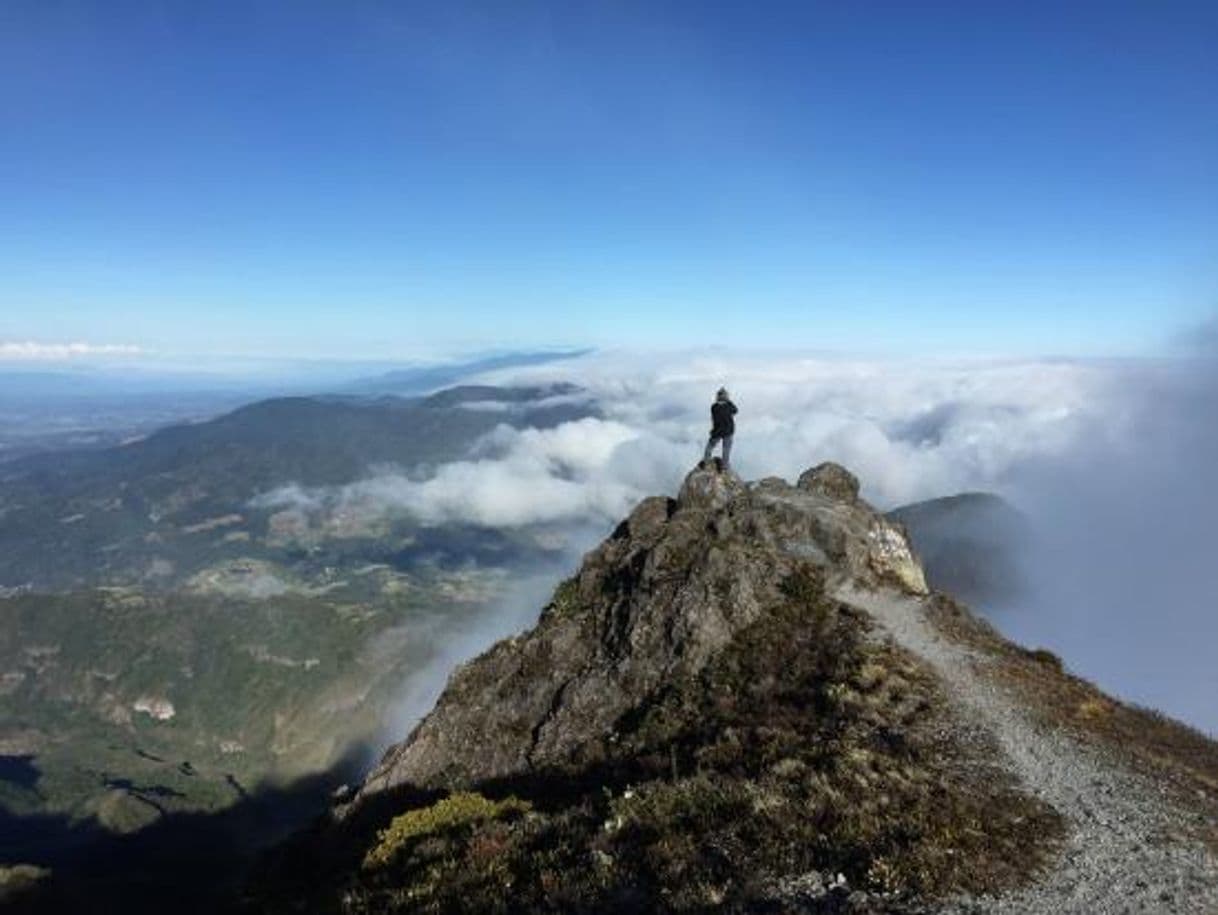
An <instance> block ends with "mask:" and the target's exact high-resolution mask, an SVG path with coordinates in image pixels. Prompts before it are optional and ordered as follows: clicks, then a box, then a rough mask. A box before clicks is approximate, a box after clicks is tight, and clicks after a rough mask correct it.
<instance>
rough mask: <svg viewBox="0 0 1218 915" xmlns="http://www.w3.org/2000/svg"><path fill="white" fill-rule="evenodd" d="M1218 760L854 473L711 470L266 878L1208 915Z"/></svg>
mask: <svg viewBox="0 0 1218 915" xmlns="http://www.w3.org/2000/svg"><path fill="white" fill-rule="evenodd" d="M1215 772H1218V747H1216V746H1215V745H1214V744H1213V743H1212V742H1210V741H1207V740H1206V739H1205V738H1204V737H1202V736H1201V735H1198V734H1196V733H1195V732H1191V731H1189V730H1188V729H1186V728H1183V727H1181V726H1179V725H1176V724H1175V723H1173V722H1170V721H1168V720H1166V719H1164V718H1162V717H1161V716H1155V715H1152V714H1149V713H1146V712H1144V711H1142V710H1139V709H1135V708H1132V707H1129V706H1125V705H1123V704H1121V703H1119V702H1118V701H1116V700H1113V699H1111V698H1110V697H1107V696H1105V695H1104V694H1102V693H1100V692H1099V691H1098V690H1096V689H1095V688H1094V687H1092V686H1091V685H1090V684H1087V683H1085V682H1084V681H1081V680H1078V679H1077V678H1075V677H1072V676H1070V675H1069V674H1068V673H1066V672H1065V670H1064V668H1063V666H1062V664H1061V662H1060V661H1059V660H1058V659H1057V658H1055V657H1054V656H1053V655H1051V654H1050V653H1048V652H1045V651H1027V650H1025V649H1022V648H1020V647H1018V646H1015V645H1012V644H1011V643H1009V642H1007V641H1005V640H1004V639H1002V638H1001V637H1000V636H999V635H998V634H997V633H996V632H995V631H994V630H992V629H991V628H989V627H988V626H986V625H985V624H984V623H982V622H980V621H979V620H977V619H976V618H975V617H973V616H972V614H971V613H970V612H969V611H968V610H967V609H966V608H964V607H962V606H961V605H959V604H957V603H956V602H954V601H953V600H951V599H950V598H948V597H946V596H943V595H938V594H933V593H929V592H928V589H927V585H926V580H925V576H924V574H923V572H922V567H921V565H920V563H919V561H918V559H917V557H916V556H915V554H914V552H913V550H912V549H911V548H910V545H909V542H908V539H907V537H906V534H905V531H904V529H903V527H902V526H901V525H900V524H899V523H895V522H893V521H890V520H888V519H886V518H884V517H883V516H882V515H880V514H878V513H877V512H876V511H875V510H874V509H872V508H871V506H869V505H868V504H867V503H866V502H865V501H864V500H862V499H861V498H859V486H858V480H857V479H856V478H855V477H854V476H853V474H851V473H850V472H849V471H847V470H846V469H845V468H843V467H841V466H839V465H836V464H822V465H820V466H818V467H814V468H812V469H810V470H808V471H807V472H805V473H804V474H802V475H801V476H800V478H799V481H798V483H797V484H796V485H791V484H790V483H788V482H786V481H784V480H782V479H779V478H776V477H771V478H767V479H763V480H760V481H757V482H745V481H744V480H741V479H740V478H739V477H738V476H736V475H735V474H734V473H732V472H730V471H725V470H723V469H722V468H721V466H720V465H718V464H714V463H711V464H707V465H705V466H699V467H698V468H696V469H695V470H693V471H691V472H690V473H689V474H688V475H687V477H686V478H685V480H684V482H683V483H682V485H681V487H680V490H679V492H678V494H677V497H676V498H668V497H664V496H654V497H651V498H647V499H644V500H643V501H642V502H640V503H639V504H638V505H637V506H636V507H635V509H634V510H633V511H632V512H631V513H630V515H629V516H628V517H627V518H626V519H625V520H623V521H622V522H621V524H619V525H618V527H617V528H616V529H615V530H614V531H613V533H612V534H611V535H610V536H609V537H608V538H606V539H605V540H604V541H603V542H602V543H601V544H600V545H599V546H598V547H597V548H595V549H594V550H592V551H591V552H590V553H588V554H587V556H586V557H585V558H584V561H583V563H582V565H581V567H580V568H579V570H578V572H577V573H576V574H575V575H574V576H572V577H571V578H570V579H568V580H566V581H564V582H563V583H562V584H560V585H559V586H558V588H557V589H556V591H555V593H554V596H553V599H552V600H551V602H550V603H549V604H548V605H547V606H546V607H545V608H544V610H543V612H542V614H541V617H540V619H539V621H538V623H537V625H536V626H535V627H534V628H533V629H531V630H530V631H528V632H526V633H523V634H522V635H519V636H517V637H514V638H510V639H507V640H505V641H502V642H500V643H498V644H497V645H495V646H494V647H493V648H491V649H490V650H489V651H487V652H486V653H485V654H483V655H482V656H480V657H478V658H476V659H474V660H473V661H471V662H469V663H467V664H465V665H463V666H461V667H459V668H458V669H457V670H456V671H455V672H454V673H453V675H452V677H451V679H450V680H449V683H448V686H447V688H446V689H445V691H444V693H443V694H442V695H441V697H440V699H439V701H438V702H437V703H436V706H435V708H434V709H433V711H432V712H431V713H430V714H429V715H428V716H427V717H426V718H425V719H424V720H423V721H422V722H421V723H420V724H419V725H418V726H417V727H416V728H415V729H414V731H413V732H412V733H411V734H410V735H409V736H408V737H407V738H406V740H405V741H404V742H403V743H401V744H399V745H397V746H396V747H393V748H392V749H390V750H389V751H388V752H387V753H386V754H385V757H384V758H383V760H382V761H381V763H380V765H379V766H378V767H377V768H376V769H375V770H374V771H373V772H372V773H371V775H370V776H369V777H368V778H367V780H366V781H365V783H364V785H363V787H362V788H361V789H360V790H359V791H358V792H357V793H356V794H355V797H354V799H353V800H346V799H344V801H343V802H342V803H341V804H340V805H339V806H338V807H336V808H335V811H334V814H333V817H332V819H331V820H330V821H329V822H328V823H327V824H322V825H320V826H319V830H318V832H317V834H316V835H315V836H314V837H312V838H309V839H306V840H302V841H303V844H302V845H301V846H299V847H298V848H296V849H295V850H289V851H286V852H284V854H283V856H282V857H281V858H280V859H278V860H277V861H274V862H272V863H270V864H269V865H268V866H267V868H266V872H265V874H264V875H263V876H262V877H261V882H260V884H258V889H257V892H258V893H259V894H260V902H263V903H265V907H264V908H263V909H261V910H262V911H283V912H288V911H299V910H301V907H302V906H304V907H305V908H309V909H310V910H326V911H329V910H331V909H333V910H335V911H342V912H345V913H371V912H414V911H491V910H496V911H519V912H549V911H583V912H615V911H656V912H658V911H687V912H702V911H724V912H814V913H822V912H823V913H829V912H832V913H843V912H888V913H913V912H919V913H925V912H944V913H949V912H950V913H957V912H963V911H978V912H980V911H1003V912H1011V913H1026V915H1031V913H1040V912H1045V911H1061V912H1071V913H1079V915H1082V913H1091V912H1101V911H1104V912H1107V911H1127V910H1133V909H1144V910H1155V909H1156V907H1160V904H1161V902H1162V901H1163V900H1165V899H1173V898H1174V899H1175V900H1176V901H1177V902H1179V903H1180V904H1179V905H1174V904H1173V907H1172V908H1171V911H1178V912H1206V911H1209V909H1207V908H1206V906H1209V905H1211V904H1213V903H1216V902H1218V866H1216V865H1215V863H1214V861H1213V858H1212V856H1211V855H1210V854H1209V852H1208V851H1207V848H1206V844H1205V843H1206V842H1207V841H1209V842H1213V843H1214V844H1215V846H1216V847H1218V810H1216V808H1215V804H1214V803H1213V802H1212V798H1210V794H1209V792H1210V791H1211V789H1212V785H1213V777H1214V773H1215ZM1169 786H1170V787H1169ZM1186 810H1189V811H1192V812H1191V813H1190V814H1189V816H1190V817H1191V819H1190V822H1191V823H1193V824H1194V826H1190V830H1191V831H1186V830H1182V829H1181V828H1180V825H1179V824H1181V823H1183V822H1184V817H1185V814H1184V811H1186ZM1194 827H1195V828H1194ZM1149 835H1155V836H1158V837H1160V838H1161V840H1162V841H1161V842H1156V843H1155V844H1153V845H1151V844H1149V843H1147V842H1146V836H1149ZM319 849H320V851H319ZM1063 852H1064V853H1063ZM317 861H326V862H328V863H327V866H326V868H324V869H323V870H322V871H320V872H318V873H314V872H313V871H314V869H315V868H314V864H313V862H317ZM302 862H303V863H302ZM1185 885H1187V886H1189V887H1190V888H1191V889H1190V893H1192V895H1190V896H1188V897H1187V898H1186V897H1183V896H1173V894H1174V893H1176V892H1177V888H1179V887H1181V886H1185ZM978 896H981V897H983V898H982V899H981V901H980V902H981V904H980V905H978V904H976V902H975V900H976V899H977V897H978ZM991 903H994V905H991ZM310 907H311V908H310Z"/></svg>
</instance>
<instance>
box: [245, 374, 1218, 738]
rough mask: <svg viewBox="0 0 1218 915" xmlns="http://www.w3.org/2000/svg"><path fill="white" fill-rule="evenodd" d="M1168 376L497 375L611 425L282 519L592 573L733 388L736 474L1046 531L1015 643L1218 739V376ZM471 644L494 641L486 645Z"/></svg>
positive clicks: (695, 449) (685, 466)
mask: <svg viewBox="0 0 1218 915" xmlns="http://www.w3.org/2000/svg"><path fill="white" fill-rule="evenodd" d="M1214 364H1215V363H1214V361H1212V360H1210V359H1209V358H1208V357H1207V356H1206V354H1205V353H1204V352H1201V353H1199V354H1194V356H1193V357H1190V358H1185V359H1174V360H1161V361H1149V360H1140V361H1131V360H1125V361H1118V360H1109V361H1096V360H1091V361H1082V360H1067V359H1054V360H1033V359H1026V360H1012V359H1006V360H986V359H937V360H930V359H847V358H840V357H830V356H820V355H807V356H804V355H798V354H791V353H762V352H758V353H749V354H740V353H729V352H726V351H720V352H714V351H705V350H703V351H698V352H667V353H646V354H645V353H637V352H633V353H632V352H597V353H591V354H588V355H585V356H583V357H580V358H578V359H574V360H567V361H563V362H556V363H551V364H547V365H541V366H534V367H528V368H518V369H511V370H505V371H500V372H494V373H488V374H486V375H483V376H480V377H478V378H477V379H476V380H477V381H479V382H483V383H492V384H504V385H524V384H528V385H538V384H547V383H553V382H574V383H576V384H578V385H580V386H581V387H582V389H583V394H582V395H581V396H583V397H585V398H586V399H587V400H588V402H589V403H590V405H594V406H595V407H596V409H597V416H595V417H586V418H583V419H580V420H577V421H574V422H570V423H566V424H564V425H561V426H559V427H557V428H554V429H546V430H538V429H513V428H511V427H509V426H507V425H503V426H501V427H499V428H498V429H497V430H496V431H495V432H494V433H492V434H491V435H489V436H487V437H486V438H485V439H484V440H482V441H481V442H479V443H478V445H477V446H476V448H475V449H474V450H473V451H472V452H471V453H470V455H469V456H468V457H467V458H466V459H464V460H461V461H456V462H453V463H449V464H444V465H441V466H439V467H436V468H431V469H430V470H428V471H427V472H426V473H423V474H419V473H418V472H417V470H404V469H394V468H385V469H382V470H380V471H377V472H375V473H372V474H370V475H369V476H368V477H367V478H366V479H364V480H361V481H359V482H356V483H352V484H350V485H348V486H344V487H338V488H334V489H327V490H312V491H302V490H299V489H294V488H289V489H283V490H279V491H277V492H275V493H271V494H268V495H267V496H266V497H264V504H269V505H275V504H278V505H292V506H295V507H297V508H302V509H306V510H311V511H325V512H334V511H342V512H348V513H351V512H361V513H373V514H378V513H379V514H389V515H392V514H404V515H408V516H411V517H413V518H414V519H416V520H418V521H421V522H422V523H425V524H447V523H468V524H475V525H484V526H491V527H499V528H519V529H527V530H535V531H546V532H548V535H549V536H550V537H551V538H554V537H555V536H557V537H559V538H560V539H561V541H562V543H563V545H564V546H565V547H566V548H567V550H568V552H569V554H570V560H569V561H570V564H571V565H572V567H573V566H574V564H575V563H576V562H577V560H578V555H579V553H581V552H582V551H583V550H585V549H587V548H589V547H591V546H592V545H594V544H595V542H596V541H597V540H599V539H600V538H601V537H602V536H604V534H605V533H606V532H608V531H609V530H610V529H611V528H612V526H613V525H614V524H616V523H617V521H618V520H620V519H621V517H622V516H624V515H625V514H626V513H628V512H629V510H630V508H631V507H632V506H633V505H634V504H635V503H636V502H637V501H638V500H639V499H641V498H643V497H644V496H647V495H652V494H657V493H668V494H674V493H675V492H676V490H677V488H678V487H679V485H680V481H681V479H682V478H683V476H684V475H685V474H686V473H687V472H688V471H689V470H690V468H691V467H693V465H694V464H695V463H696V462H697V460H698V459H699V457H700V456H701V451H702V447H703V445H704V444H705V441H706V435H707V432H708V428H709V407H710V403H711V400H712V399H713V396H714V392H715V390H716V389H717V388H718V387H719V386H720V385H725V386H727V387H728V388H729V390H730V391H731V394H732V397H733V399H734V401H735V402H736V404H737V406H738V407H739V410H740V412H739V415H738V416H737V435H736V442H735V450H734V453H733V463H734V465H735V467H736V469H737V470H738V471H739V472H740V473H741V475H742V476H744V477H745V478H746V479H757V478H761V477H764V476H771V475H778V476H783V477H786V478H787V479H794V478H795V477H796V476H798V474H799V473H800V472H802V471H803V470H804V469H806V468H808V467H810V466H812V465H814V464H817V463H819V462H821V461H825V460H833V461H838V462H840V463H842V464H844V465H846V466H847V467H849V468H850V469H851V470H852V471H854V472H855V473H856V474H857V475H858V476H859V477H860V479H861V481H862V486H863V495H864V496H865V497H866V498H867V499H869V500H870V501H871V502H872V503H873V504H875V505H876V506H877V507H879V508H881V509H888V508H892V507H895V506H897V505H900V504H904V503H908V502H911V501H917V500H921V499H927V498H934V497H937V496H943V495H949V494H952V493H958V492H962V491H969V490H988V491H993V492H998V493H999V494H1002V495H1004V496H1005V497H1007V498H1008V499H1010V500H1011V501H1012V502H1014V503H1015V504H1016V505H1017V506H1018V507H1019V508H1021V509H1022V510H1023V511H1024V512H1025V513H1027V514H1028V516H1029V518H1030V519H1031V521H1032V524H1033V528H1034V530H1035V532H1036V537H1035V539H1034V542H1035V546H1034V548H1033V549H1031V550H1030V551H1029V552H1028V555H1026V556H1024V557H1023V560H1024V561H1023V568H1024V570H1025V574H1026V577H1027V579H1028V581H1027V585H1028V586H1029V587H1028V591H1027V596H1026V598H1024V599H1023V600H1022V602H1021V603H1020V604H1019V605H1018V606H1010V607H1003V608H982V609H983V610H986V611H987V612H989V613H990V615H991V618H992V619H994V620H995V621H996V622H997V623H998V624H999V626H1000V627H1001V628H1003V629H1004V630H1005V631H1006V632H1007V633H1008V634H1010V635H1012V636H1013V637H1016V638H1018V639H1020V640H1022V641H1024V642H1026V643H1029V644H1035V645H1046V646H1048V647H1050V648H1052V649H1053V650H1055V651H1057V652H1059V653H1060V654H1061V655H1062V656H1063V657H1064V659H1065V660H1066V663H1067V664H1068V666H1070V667H1071V668H1072V669H1074V670H1075V671H1077V672H1079V673H1081V674H1083V675H1084V676H1087V677H1091V678H1094V679H1096V680H1098V681H1099V682H1100V684H1101V685H1103V686H1104V687H1106V688H1108V689H1110V690H1113V691H1115V692H1117V693H1119V694H1121V695H1123V696H1125V697H1128V698H1130V699H1133V700H1135V701H1138V702H1141V703H1144V704H1146V705H1150V706H1153V707H1156V708H1161V709H1164V710H1167V711H1169V712H1170V713H1172V714H1174V715H1177V716H1179V717H1182V718H1184V719H1186V720H1188V721H1190V722H1191V723H1194V724H1196V725H1198V726H1200V727H1202V728H1204V729H1206V730H1209V731H1211V732H1214V731H1218V665H1215V664H1214V662H1213V657H1212V656H1213V654H1214V651H1213V646H1214V645H1218V562H1215V561H1214V557H1213V555H1212V554H1213V552H1214V549H1215V547H1216V546H1218V538H1215V536H1214V535H1213V533H1212V528H1213V525H1214V523H1215V518H1216V517H1218V514H1216V512H1215V509H1218V485H1216V484H1218V431H1216V430H1215V423H1214V420H1215V418H1218V372H1216V371H1213V370H1212V369H1213V366H1214ZM473 641H475V642H477V641H478V640H477V639H474V640H473Z"/></svg>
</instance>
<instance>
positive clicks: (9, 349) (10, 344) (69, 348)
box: [0, 340, 145, 362]
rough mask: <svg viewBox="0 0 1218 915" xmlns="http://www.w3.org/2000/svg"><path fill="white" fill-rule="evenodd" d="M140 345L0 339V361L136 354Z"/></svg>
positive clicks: (139, 352)
mask: <svg viewBox="0 0 1218 915" xmlns="http://www.w3.org/2000/svg"><path fill="white" fill-rule="evenodd" d="M144 352H145V350H144V349H143V348H142V347H139V346H134V345H131V344H125V343H83V342H74V343H35V342H33V341H30V340H26V341H16V340H9V341H4V340H0V361H11V362H62V361H65V360H69V359H77V358H80V357H82V356H83V357H89V356H138V355H141V354H143V353H144Z"/></svg>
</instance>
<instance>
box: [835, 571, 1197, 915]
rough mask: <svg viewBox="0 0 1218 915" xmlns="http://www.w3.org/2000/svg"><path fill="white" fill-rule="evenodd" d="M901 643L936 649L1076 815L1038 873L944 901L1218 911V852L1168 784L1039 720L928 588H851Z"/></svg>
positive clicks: (961, 688) (1045, 786) (935, 661)
mask: <svg viewBox="0 0 1218 915" xmlns="http://www.w3.org/2000/svg"><path fill="white" fill-rule="evenodd" d="M836 597H837V598H838V599H839V600H841V601H842V602H844V603H846V604H849V605H851V606H853V607H856V608H858V609H860V610H863V611H865V612H866V613H867V614H868V615H869V616H871V617H872V618H873V619H874V620H875V621H876V622H877V623H878V624H879V625H880V626H881V627H882V629H883V630H884V632H886V633H887V634H888V635H890V636H891V637H892V638H893V639H894V640H895V641H896V642H897V643H898V644H899V645H901V646H903V647H904V648H906V649H908V650H910V651H912V652H914V653H915V654H917V655H919V656H920V657H922V658H923V659H925V660H926V661H927V662H928V663H929V664H930V665H931V666H932V667H933V668H934V669H935V671H936V672H937V673H938V674H939V676H940V677H941V678H942V680H943V682H944V684H945V686H946V688H947V689H948V691H949V693H950V694H951V695H952V696H953V697H954V698H955V699H956V700H957V701H958V702H959V703H960V706H961V708H962V710H963V711H964V713H965V715H966V717H968V718H969V719H971V721H972V722H973V723H974V724H975V725H976V726H978V727H981V728H983V729H984V730H986V731H988V732H989V733H990V734H992V735H993V737H994V738H995V739H996V740H997V742H998V744H999V746H1000V747H1001V749H1002V752H1003V754H1004V755H1005V757H1006V760H1007V762H1008V764H1009V765H1010V768H1011V771H1012V772H1013V773H1014V774H1015V775H1016V776H1017V777H1018V778H1019V779H1020V780H1021V781H1022V782H1023V784H1024V785H1025V786H1026V788H1027V790H1028V791H1029V792H1030V793H1032V794H1035V795H1036V796H1038V797H1040V798H1041V799H1043V800H1044V801H1046V802H1048V803H1049V804H1051V805H1052V806H1053V807H1054V808H1055V809H1057V811H1058V812H1059V813H1061V814H1062V816H1064V817H1065V818H1066V820H1067V822H1068V824H1069V835H1068V837H1067V839H1066V843H1065V845H1064V847H1063V849H1062V853H1061V856H1060V858H1059V860H1058V861H1057V862H1056V864H1055V865H1053V866H1051V869H1050V870H1049V871H1048V872H1047V873H1045V874H1044V875H1043V876H1041V877H1040V878H1039V879H1038V880H1037V881H1036V883H1035V884H1033V885H1032V886H1030V887H1027V888H1025V889H1023V890H1020V891H1016V892H1014V893H1010V894H1005V895H1002V896H1000V897H997V898H990V897H977V898H962V899H957V900H953V901H949V902H948V903H946V904H945V905H943V906H942V907H940V908H938V909H936V910H935V911H937V912H940V913H952V915H955V913H961V915H963V913H974V912H976V913H987V915H988V913H1002V915H1017V913H1018V915H1023V913H1027V915H1042V913H1060V915H1075V913H1077V915H1109V913H1112V915H1119V913H1134V912H1146V913H1171V915H1185V913H1189V915H1191V913H1201V915H1212V913H1218V860H1215V857H1214V855H1213V854H1212V853H1210V851H1209V850H1208V849H1207V848H1205V846H1204V845H1202V844H1201V843H1200V842H1198V841H1196V840H1195V839H1193V838H1191V837H1189V836H1187V835H1185V834H1184V831H1183V829H1182V824H1183V821H1184V818H1185V816H1186V813H1185V812H1184V811H1182V810H1180V809H1179V807H1178V806H1177V805H1176V803H1175V802H1174V801H1173V800H1172V799H1171V798H1170V797H1169V796H1168V793H1167V791H1166V789H1165V788H1163V787H1160V786H1158V785H1156V784H1155V783H1154V782H1153V781H1152V780H1150V779H1148V778H1146V777H1144V776H1142V775H1139V774H1136V773H1134V772H1131V771H1129V770H1128V769H1127V768H1126V767H1124V766H1122V765H1121V764H1120V763H1119V762H1118V761H1116V760H1115V759H1113V758H1110V757H1109V755H1108V754H1105V753H1104V751H1103V750H1102V749H1101V748H1099V747H1096V746H1091V745H1088V744H1086V743H1084V742H1082V741H1080V740H1078V739H1076V738H1074V737H1072V736H1070V735H1068V734H1067V733H1065V732H1064V731H1062V730H1060V729H1053V728H1049V727H1046V726H1042V725H1040V724H1038V723H1035V722H1033V721H1032V720H1031V719H1030V718H1029V717H1028V716H1027V715H1026V714H1025V713H1024V712H1021V711H1020V709H1019V708H1018V706H1017V704H1016V702H1015V701H1013V700H1012V699H1011V698H1010V697H1009V696H1008V695H1006V693H1005V691H1004V690H1003V689H1002V688H1001V687H1000V686H998V685H997V684H996V683H995V682H993V680H992V679H991V678H990V677H988V676H987V675H986V673H985V670H986V666H987V662H988V660H989V659H988V658H987V657H986V656H985V655H984V654H982V653H979V652H976V651H973V650H970V649H968V648H965V647H962V646H960V645H958V644H956V643H954V642H952V641H951V640H949V639H947V638H946V637H944V636H943V635H942V634H940V633H939V632H938V631H936V630H935V628H934V627H933V626H932V625H931V624H930V623H929V622H928V621H927V620H926V619H925V617H924V612H923V600H924V599H922V598H916V597H911V596H909V595H905V594H900V593H897V592H895V591H887V590H878V591H861V590H857V589H852V588H844V589H841V590H839V591H838V592H837V593H836Z"/></svg>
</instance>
